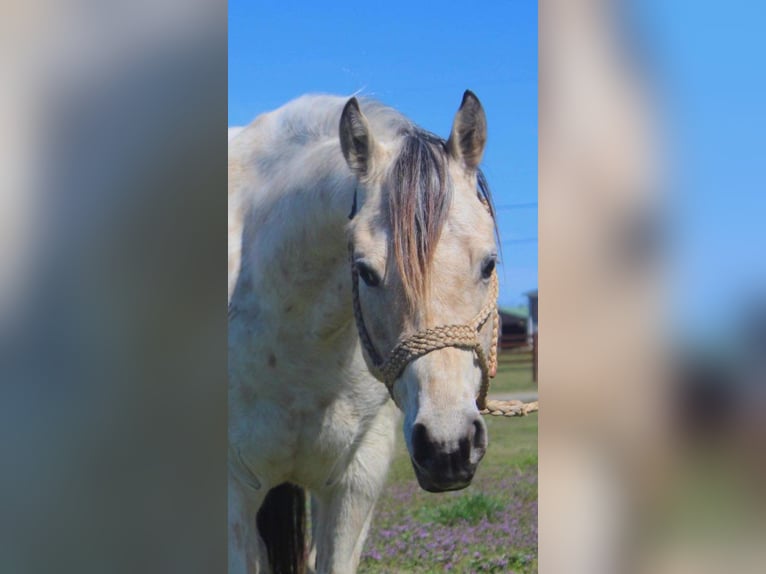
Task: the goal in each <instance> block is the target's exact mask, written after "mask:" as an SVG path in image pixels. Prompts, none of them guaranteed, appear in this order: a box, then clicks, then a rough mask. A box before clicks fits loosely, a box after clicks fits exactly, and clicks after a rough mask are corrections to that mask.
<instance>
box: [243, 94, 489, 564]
mask: <svg viewBox="0 0 766 574" xmlns="http://www.w3.org/2000/svg"><path fill="white" fill-rule="evenodd" d="M486 137H487V125H486V117H485V113H484V110H483V107H482V105H481V103H480V101H479V99H478V98H477V97H476V95H475V94H473V93H472V92H470V91H466V92H465V94H464V95H463V99H462V102H461V104H460V107H459V109H458V111H457V113H456V115H455V118H454V121H453V124H452V128H451V131H450V134H449V137H448V138H447V139H446V140H444V139H442V138H440V137H438V136H436V135H434V134H432V133H429V132H427V131H425V130H423V129H421V128H420V127H418V126H417V125H416V124H414V123H413V122H412V121H410V120H409V119H407V118H406V117H405V116H404V115H402V114H401V113H400V112H398V111H396V110H394V109H392V108H390V107H387V106H385V105H383V104H382V103H380V102H378V101H376V100H373V99H369V98H361V97H360V98H357V97H351V98H348V97H346V98H344V97H339V96H330V95H307V96H302V97H300V98H298V99H296V100H294V101H292V102H290V103H288V104H286V105H284V106H283V107H281V108H279V109H277V110H275V111H272V112H269V113H266V114H263V115H260V116H258V117H257V118H256V119H255V120H254V121H253V122H252V123H251V124H250V125H248V126H247V127H245V128H244V129H242V130H241V131H239V132H238V133H236V134H234V135H233V136H232V135H231V134H230V141H229V190H228V197H229V307H228V314H229V326H228V336H229V343H228V344H229V361H228V376H229V541H230V549H229V572H230V573H231V574H239V573H245V572H248V573H252V572H259V573H261V572H263V573H265V572H277V573H282V572H304V571H306V568H313V569H314V570H315V571H316V572H319V573H330V572H332V573H334V574H344V573H353V572H355V571H356V569H357V567H358V564H359V559H360V555H361V551H362V546H363V543H364V540H365V538H366V535H367V531H368V528H369V525H370V521H371V518H372V514H373V507H374V505H375V502H376V500H377V499H378V497H379V495H380V493H381V490H382V488H383V486H384V481H385V477H386V474H387V470H388V466H389V464H390V461H391V458H392V455H393V450H394V440H395V434H396V426H397V425H398V424H399V421H400V420H401V421H402V429H403V434H404V440H405V443H406V446H407V449H408V452H409V455H410V458H411V461H412V466H413V469H414V473H415V476H416V479H417V481H418V483H419V485H420V486H421V487H422V488H423V489H425V490H427V491H431V492H443V491H448V490H456V489H461V488H465V487H466V486H468V485H469V484H470V482H471V480H472V478H473V475H474V473H475V471H476V468H477V466H478V464H479V462H480V461H481V459H482V457H483V456H484V453H485V451H486V449H487V430H486V426H485V423H484V422H483V420H482V417H481V416H480V407H481V406H482V404H481V402H482V401H483V395H486V387H487V384H488V380H487V377H488V376H491V375H493V372H492V371H493V370H494V368H495V366H496V361H495V362H494V363H493V361H492V360H491V359H492V357H493V352H496V348H495V346H496V342H497V313H496V297H497V274H496V270H495V266H496V263H497V245H498V243H497V241H496V233H497V232H496V223H495V215H494V210H493V208H492V200H491V195H490V191H489V187H488V185H487V182H486V180H485V178H484V176H483V174H482V172H481V170H480V167H479V165H480V162H481V159H482V155H483V153H484V148H485V143H486ZM492 317H494V319H492ZM493 327H494V328H493ZM487 357H490V360H488V359H487ZM381 382H382V383H385V384H381ZM482 393H483V395H482ZM477 397H479V398H478V404H477ZM400 411H401V413H403V417H402V416H401V413H400ZM307 491H308V492H309V493H310V494H311V508H310V511H311V527H312V536H311V545H310V548H307V546H306V542H305V540H304V539H305V536H306V532H305V530H306V526H305V523H306V521H307V517H306V516H305V515H306V514H307V512H306V510H307V504H306V492H307Z"/></svg>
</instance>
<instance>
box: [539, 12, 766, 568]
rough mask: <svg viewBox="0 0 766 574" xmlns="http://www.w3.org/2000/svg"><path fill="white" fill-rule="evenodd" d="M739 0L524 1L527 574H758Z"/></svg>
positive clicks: (746, 36) (747, 75)
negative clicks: (533, 287) (535, 385)
mask: <svg viewBox="0 0 766 574" xmlns="http://www.w3.org/2000/svg"><path fill="white" fill-rule="evenodd" d="M763 17H764V9H763V7H761V6H760V5H759V4H757V3H755V2H735V3H733V4H727V5H726V6H722V5H717V4H715V3H712V2H697V3H689V2H653V1H649V2H627V1H625V2H616V1H614V2H607V1H603V0H580V1H572V2H564V1H555V0H554V1H550V2H541V3H540V29H539V39H540V44H539V62H540V67H539V74H540V99H539V129H540V132H539V141H540V155H539V182H540V187H539V195H540V289H541V290H542V291H543V292H544V293H545V295H544V303H543V305H542V306H541V308H540V317H539V319H540V323H539V325H540V354H539V361H540V371H539V388H540V402H541V414H540V434H539V440H540V443H539V450H540V464H539V473H540V493H539V496H540V570H541V571H542V572H583V573H585V572H588V573H594V572H604V573H606V572H649V573H661V572H663V573H664V572H762V571H763V569H764V564H766V556H765V555H764V552H763V545H762V541H763V539H764V535H766V529H765V528H764V526H765V525H764V513H763V509H764V508H763V506H764V496H763V488H762V486H763V484H764V482H763V479H764V473H763V471H764V462H766V461H764V453H766V449H765V448H764V447H766V432H765V431H766V429H765V428H764V424H765V423H764V421H765V420H766V419H764V408H765V407H766V400H765V398H766V392H765V389H766V385H765V383H766V376H765V375H766V372H765V371H764V357H765V356H766V354H765V351H766V348H764V338H763V334H764V333H763V332H764V318H763V316H764V312H763V306H764V295H765V294H766V291H764V286H765V284H764V272H765V271H766V265H765V263H766V261H765V260H764V257H763V253H764V248H763V246H764V245H765V244H766V232H765V231H764V227H763V226H762V225H761V221H763V217H764V215H765V214H766V209H765V208H766V202H765V201H764V197H763V194H762V193H760V190H761V189H763V188H764V172H763V162H762V159H761V158H762V157H763V135H762V134H763V121H764V117H765V116H764V101H765V100H764V95H765V94H764V92H765V91H766V84H765V83H764V77H763V72H762V69H761V68H762V67H761V66H759V63H758V62H759V59H760V54H762V53H763V50H764V44H763V42H764V40H763V36H762V34H760V33H759V23H760V22H762V21H763Z"/></svg>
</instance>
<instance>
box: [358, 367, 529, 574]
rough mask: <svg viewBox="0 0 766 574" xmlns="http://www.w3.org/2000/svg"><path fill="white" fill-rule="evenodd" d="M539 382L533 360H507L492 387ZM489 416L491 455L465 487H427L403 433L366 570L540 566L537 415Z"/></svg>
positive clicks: (523, 569) (521, 569)
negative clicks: (423, 487) (451, 489)
mask: <svg viewBox="0 0 766 574" xmlns="http://www.w3.org/2000/svg"><path fill="white" fill-rule="evenodd" d="M536 388H537V387H536V386H535V385H534V384H533V383H532V381H531V370H530V368H529V366H528V365H527V366H520V365H507V364H505V365H504V364H503V362H502V361H501V363H500V368H499V369H498V376H497V378H496V379H495V380H494V381H493V383H492V391H491V392H522V391H534V390H536ZM486 423H487V428H488V432H489V447H488V449H487V454H486V455H485V457H484V460H483V461H482V462H481V464H480V465H479V469H478V471H477V472H476V476H475V478H474V481H473V484H472V485H471V486H470V487H468V488H467V489H465V490H461V491H458V492H450V493H443V494H431V493H428V492H425V491H423V490H421V489H420V488H419V487H418V485H417V481H416V480H415V475H414V471H413V470H412V466H411V464H410V460H409V456H408V454H407V450H406V448H405V447H404V445H403V440H402V439H401V437H399V444H398V445H397V454H396V457H395V459H394V462H393V465H392V468H391V471H390V473H389V477H388V485H387V487H386V490H385V491H384V493H383V495H382V496H381V499H380V501H379V502H378V505H377V508H376V512H375V516H374V518H373V523H372V527H371V530H370V535H369V537H368V539H367V543H366V544H365V551H364V554H363V556H362V562H361V565H360V568H359V572H360V573H372V572H375V573H383V572H386V573H399V572H418V573H420V572H422V573H436V572H444V571H445V570H446V571H452V572H518V573H531V572H537V415H536V414H533V415H530V416H527V417H513V418H504V417H487V418H486Z"/></svg>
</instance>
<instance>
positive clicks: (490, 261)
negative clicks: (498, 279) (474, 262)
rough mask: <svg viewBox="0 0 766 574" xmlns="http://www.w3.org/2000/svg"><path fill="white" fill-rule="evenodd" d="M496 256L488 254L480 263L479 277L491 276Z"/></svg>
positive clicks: (486, 277)
mask: <svg viewBox="0 0 766 574" xmlns="http://www.w3.org/2000/svg"><path fill="white" fill-rule="evenodd" d="M496 261H497V260H496V258H495V256H494V255H490V256H489V257H487V258H486V259H484V261H483V262H482V264H481V278H482V279H489V278H490V277H491V276H492V272H493V271H494V270H495V263H496Z"/></svg>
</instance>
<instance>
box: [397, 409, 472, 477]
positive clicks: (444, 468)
mask: <svg viewBox="0 0 766 574" xmlns="http://www.w3.org/2000/svg"><path fill="white" fill-rule="evenodd" d="M486 450H487V431H486V426H485V425H484V421H483V420H482V418H481V416H479V415H478V414H477V415H476V418H475V419H474V420H473V421H471V423H470V424H469V425H468V427H467V428H466V430H465V433H464V435H463V436H461V437H460V438H459V439H457V440H456V441H449V442H442V441H438V440H434V438H433V436H432V434H431V433H429V431H428V427H427V426H426V425H425V424H422V423H416V424H415V425H414V426H413V428H412V453H411V457H410V459H411V461H412V466H413V468H414V470H415V476H416V477H417V479H418V484H420V487H421V488H422V489H423V490H427V491H428V492H446V491H448V490H460V489H462V488H465V487H467V486H468V485H469V484H471V481H472V480H473V475H474V473H475V472H476V467H477V466H478V465H479V462H480V461H481V459H482V458H483V457H484V453H485V452H486Z"/></svg>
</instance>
